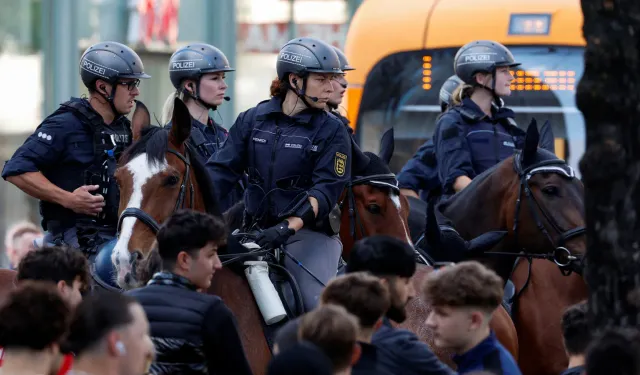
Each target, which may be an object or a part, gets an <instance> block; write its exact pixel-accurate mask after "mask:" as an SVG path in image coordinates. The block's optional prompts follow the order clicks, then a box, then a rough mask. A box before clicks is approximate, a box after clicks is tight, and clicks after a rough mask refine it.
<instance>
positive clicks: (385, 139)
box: [378, 128, 395, 165]
mask: <svg viewBox="0 0 640 375" xmlns="http://www.w3.org/2000/svg"><path fill="white" fill-rule="evenodd" d="M393 138H394V134H393V128H390V129H389V130H387V131H386V132H384V134H383V135H382V139H381V140H380V152H379V153H378V156H379V157H380V159H382V161H384V162H385V163H386V164H387V165H389V162H390V161H391V157H392V156H393V150H394V148H395V144H394V143H395V142H394V139H393Z"/></svg>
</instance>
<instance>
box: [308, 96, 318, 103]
mask: <svg viewBox="0 0 640 375" xmlns="http://www.w3.org/2000/svg"><path fill="white" fill-rule="evenodd" d="M305 96H306V97H307V98H309V99H311V100H312V101H313V102H314V103H317V102H318V98H317V97H315V96H309V95H306V94H305Z"/></svg>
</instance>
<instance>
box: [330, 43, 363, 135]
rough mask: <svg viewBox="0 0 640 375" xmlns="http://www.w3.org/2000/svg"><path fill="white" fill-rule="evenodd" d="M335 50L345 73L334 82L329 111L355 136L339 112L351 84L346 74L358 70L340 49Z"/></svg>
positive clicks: (341, 68)
mask: <svg viewBox="0 0 640 375" xmlns="http://www.w3.org/2000/svg"><path fill="white" fill-rule="evenodd" d="M333 50H334V51H336V54H337V55H338V60H340V70H342V71H343V72H344V73H342V74H336V77H335V79H334V80H333V83H334V85H333V89H334V90H333V94H331V97H330V98H329V101H328V102H327V110H328V111H330V112H331V113H332V114H333V115H334V116H336V117H337V118H338V119H340V121H342V123H343V124H344V125H345V126H346V127H347V131H348V132H349V134H353V129H351V127H350V126H349V120H348V119H347V118H346V117H344V116H343V115H342V114H341V113H340V112H339V111H338V106H340V104H341V103H342V98H343V97H344V93H345V92H346V91H347V86H348V85H349V82H347V78H346V75H347V74H346V72H348V71H350V70H356V68H354V67H352V66H351V65H350V64H349V61H348V60H347V56H345V54H344V53H343V52H342V51H340V50H339V49H338V48H336V47H333Z"/></svg>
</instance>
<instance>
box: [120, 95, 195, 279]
mask: <svg viewBox="0 0 640 375" xmlns="http://www.w3.org/2000/svg"><path fill="white" fill-rule="evenodd" d="M132 129H133V142H134V143H133V144H132V145H131V146H130V147H129V148H128V149H127V150H125V152H124V153H123V155H122V156H121V158H120V165H119V167H118V169H117V170H116V173H115V178H116V180H117V182H118V186H119V187H120V207H119V216H120V219H119V221H118V242H117V243H116V245H115V247H114V250H113V253H112V255H111V261H112V262H113V264H114V265H115V267H116V270H117V284H118V285H119V286H120V287H122V288H125V289H126V288H131V287H134V286H135V284H136V280H135V267H136V263H137V260H139V259H144V258H146V257H147V255H148V254H149V252H150V251H151V249H152V246H153V244H154V241H155V235H156V233H157V231H158V229H159V226H160V224H161V223H162V222H164V220H166V219H167V218H168V217H169V216H170V215H171V214H172V213H173V212H174V211H175V210H178V209H180V208H194V209H195V208H197V207H203V206H204V203H203V201H202V199H201V198H199V197H200V194H199V193H200V191H199V187H198V183H197V181H196V180H195V173H194V172H192V171H191V158H190V153H189V152H188V150H187V146H186V143H185V142H186V141H187V139H188V138H189V135H190V133H191V115H190V114H189V110H188V109H187V107H186V106H185V104H184V103H183V102H182V100H180V99H178V98H176V99H175V101H174V110H173V117H172V123H171V127H170V128H169V129H167V128H164V127H158V126H151V124H150V116H149V112H148V110H147V109H146V108H145V107H144V106H140V105H138V107H137V108H136V111H135V113H134V115H133V121H132Z"/></svg>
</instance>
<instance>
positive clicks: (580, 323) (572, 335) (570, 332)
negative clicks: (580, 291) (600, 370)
mask: <svg viewBox="0 0 640 375" xmlns="http://www.w3.org/2000/svg"><path fill="white" fill-rule="evenodd" d="M562 336H563V338H564V348H565V351H566V352H567V355H568V356H569V368H568V369H567V370H565V371H564V372H563V373H562V374H561V375H582V373H583V372H584V357H585V354H586V352H587V347H588V346H589V344H591V341H592V340H591V330H590V329H589V325H588V321H587V303H586V302H581V303H578V304H575V305H573V306H570V307H569V308H567V310H565V312H564V314H563V315H562Z"/></svg>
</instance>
